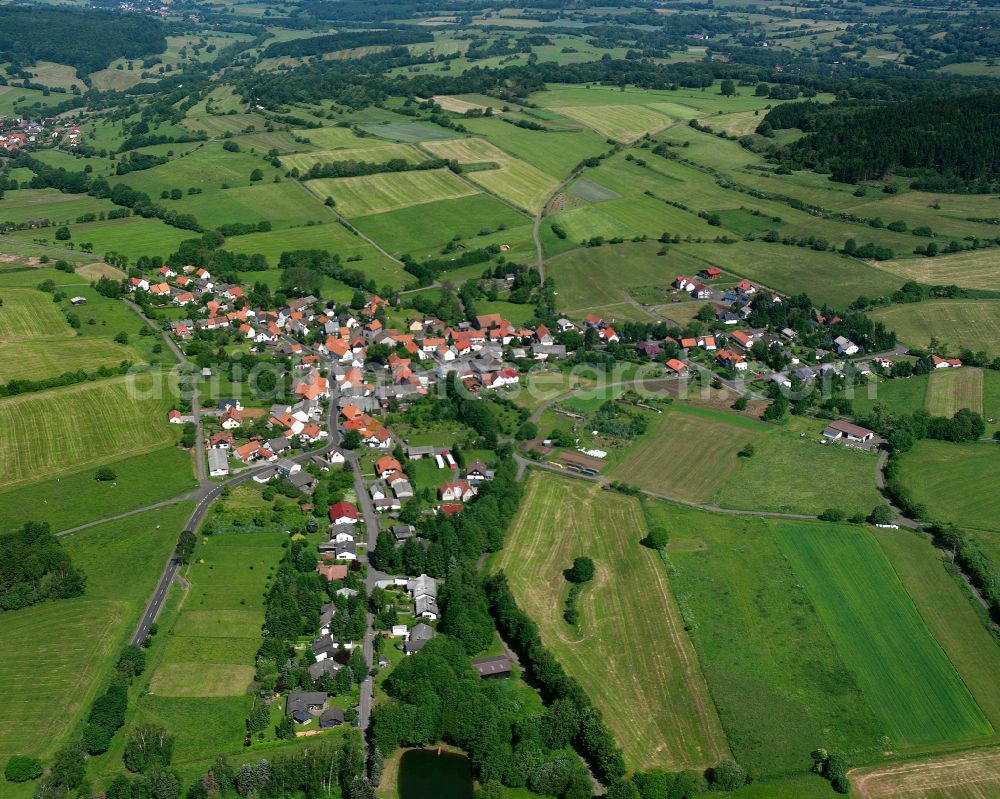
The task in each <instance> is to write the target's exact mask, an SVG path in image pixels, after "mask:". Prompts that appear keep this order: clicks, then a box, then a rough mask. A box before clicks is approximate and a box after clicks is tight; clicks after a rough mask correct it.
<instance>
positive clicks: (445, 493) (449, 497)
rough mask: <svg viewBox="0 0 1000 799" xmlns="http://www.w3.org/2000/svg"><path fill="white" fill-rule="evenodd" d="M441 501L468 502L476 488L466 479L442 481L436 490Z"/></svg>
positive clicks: (474, 493)
mask: <svg viewBox="0 0 1000 799" xmlns="http://www.w3.org/2000/svg"><path fill="white" fill-rule="evenodd" d="M438 493H439V495H440V497H441V500H442V501H443V502H468V501H469V500H470V499H472V498H473V497H474V496H475V495H476V489H475V488H473V487H472V485H470V484H469V482H468V481H467V480H457V481H455V482H444V483H442V484H441V488H440V489H439V491H438Z"/></svg>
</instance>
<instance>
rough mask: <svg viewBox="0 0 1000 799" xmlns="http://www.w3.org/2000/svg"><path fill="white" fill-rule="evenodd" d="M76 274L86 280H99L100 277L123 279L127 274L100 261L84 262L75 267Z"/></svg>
mask: <svg viewBox="0 0 1000 799" xmlns="http://www.w3.org/2000/svg"><path fill="white" fill-rule="evenodd" d="M76 274H77V276H79V277H82V278H83V279H84V280H87V281H91V280H93V281H96V280H100V279H101V278H102V277H109V278H111V279H112V280H123V279H124V278H126V277H127V275H126V274H125V273H124V272H123V271H122V270H121V269H118V268H116V267H114V266H111V265H110V264H106V263H104V262H102V261H96V262H94V263H92V264H84V265H83V266H78V267H77V268H76Z"/></svg>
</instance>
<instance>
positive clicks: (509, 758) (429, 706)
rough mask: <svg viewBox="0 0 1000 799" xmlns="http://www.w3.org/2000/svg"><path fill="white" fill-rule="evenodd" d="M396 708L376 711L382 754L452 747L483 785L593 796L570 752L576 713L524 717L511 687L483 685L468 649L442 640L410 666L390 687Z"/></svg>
mask: <svg viewBox="0 0 1000 799" xmlns="http://www.w3.org/2000/svg"><path fill="white" fill-rule="evenodd" d="M385 690H386V693H387V694H388V695H389V696H390V697H392V700H393V701H390V702H382V703H379V704H378V705H376V706H375V708H374V709H373V711H372V731H371V741H372V744H373V746H374V747H376V748H377V749H378V750H379V752H382V753H389V752H392V751H393V750H395V749H396V748H397V747H398V746H420V745H425V746H426V745H431V744H434V743H437V742H438V741H440V740H442V739H444V740H446V741H449V742H451V743H454V744H455V745H456V746H459V747H461V748H462V750H463V751H465V752H466V753H467V754H468V756H469V760H470V761H471V764H472V766H473V769H474V771H475V774H476V776H477V778H478V779H479V781H480V782H481V783H483V784H488V783H495V782H499V783H502V784H504V785H507V786H510V787H515V788H520V787H524V786H527V787H529V788H530V789H531V790H533V791H535V792H537V793H541V794H543V795H547V796H557V797H560V798H561V799H588V797H591V796H593V789H592V788H591V785H590V781H589V778H588V777H587V773H586V771H585V770H584V769H583V767H582V765H581V764H580V761H579V760H578V759H577V758H576V757H574V756H573V755H572V754H571V753H568V752H567V751H566V749H567V746H568V744H569V742H570V740H569V739H570V738H571V737H572V736H573V734H574V730H575V729H576V728H577V727H578V726H579V719H578V718H577V717H576V714H575V708H574V707H573V706H572V705H570V704H569V703H566V702H557V703H555V704H553V705H552V706H551V707H549V708H548V709H547V710H546V711H545V712H544V713H542V714H539V715H530V716H528V717H527V718H521V716H523V710H522V708H521V705H520V702H518V701H517V700H516V698H515V696H514V695H513V692H512V690H511V688H510V686H508V685H505V684H503V683H500V682H496V681H492V680H482V679H480V677H479V674H478V673H477V672H476V671H475V670H474V669H473V668H472V666H471V665H470V663H469V656H468V653H467V651H466V649H465V648H464V647H463V646H462V644H461V642H460V641H459V640H458V639H456V638H453V637H451V636H448V635H439V636H437V637H436V638H434V639H433V640H432V641H429V642H428V643H427V645H426V646H424V648H423V649H421V650H420V652H418V653H417V654H415V655H413V656H412V657H409V658H406V659H405V660H403V661H402V662H401V663H400V664H399V665H397V666H396V668H395V669H394V670H393V672H392V674H390V675H389V677H388V679H387V680H386V681H385Z"/></svg>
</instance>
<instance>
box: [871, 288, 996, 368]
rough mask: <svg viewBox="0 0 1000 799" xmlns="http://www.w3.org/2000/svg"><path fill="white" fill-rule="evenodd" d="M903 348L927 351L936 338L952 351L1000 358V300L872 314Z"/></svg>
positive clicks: (932, 304) (908, 307) (938, 304)
mask: <svg viewBox="0 0 1000 799" xmlns="http://www.w3.org/2000/svg"><path fill="white" fill-rule="evenodd" d="M870 316H871V317H872V319H877V320H878V321H880V322H884V323H885V325H886V327H888V328H889V329H891V330H895V331H896V333H897V334H898V335H899V339H900V341H902V342H903V343H904V344H912V345H914V346H920V347H926V346H927V343H928V342H929V341H930V340H931V338H935V337H936V338H937V339H938V340H939V341H941V342H942V343H943V344H944V346H945V347H947V348H948V350H949V351H951V352H955V353H958V352H959V351H960V350H962V349H965V348H968V349H971V350H973V351H977V352H978V351H980V350H984V351H985V352H986V353H987V354H988V355H990V356H996V355H1000V343H998V342H1000V300H930V301H927V302H921V303H917V304H916V305H895V306H890V307H888V308H880V309H878V310H876V311H872V313H871V314H870Z"/></svg>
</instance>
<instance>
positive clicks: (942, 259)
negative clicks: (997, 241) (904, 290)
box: [877, 249, 1000, 289]
mask: <svg viewBox="0 0 1000 799" xmlns="http://www.w3.org/2000/svg"><path fill="white" fill-rule="evenodd" d="M877 266H878V268H879V269H885V270H886V271H887V272H892V273H893V274H894V275H899V276H900V277H902V278H903V279H904V280H916V281H917V282H918V283H926V284H929V285H941V286H950V285H955V286H961V287H962V288H968V289H982V288H991V287H992V286H995V285H996V283H997V280H1000V255H998V254H997V252H996V250H992V249H985V250H968V251H967V252H960V253H955V254H954V255H942V256H938V257H937V258H903V259H900V258H897V259H895V260H893V261H882V262H880V263H879V264H877Z"/></svg>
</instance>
